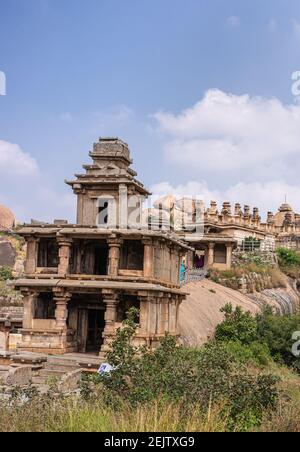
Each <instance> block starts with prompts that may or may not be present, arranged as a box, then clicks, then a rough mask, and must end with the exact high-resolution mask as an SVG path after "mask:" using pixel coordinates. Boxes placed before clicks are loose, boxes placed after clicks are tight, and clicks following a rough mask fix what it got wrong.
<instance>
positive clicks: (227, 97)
mask: <svg viewBox="0 0 300 452" xmlns="http://www.w3.org/2000/svg"><path fill="white" fill-rule="evenodd" d="M154 117H155V118H156V120H157V122H158V124H159V131H160V133H161V132H163V133H164V134H165V137H166V141H165V144H164V153H165V156H166V158H167V160H168V162H169V163H173V164H176V165H178V166H180V167H181V168H188V169H193V170H195V169H196V170H202V171H204V170H205V171H214V172H215V171H223V170H231V171H232V170H240V169H250V170H253V169H259V170H264V168H266V169H268V170H270V169H271V170H272V167H273V166H274V168H275V167H276V168H278V167H279V166H280V165H281V164H282V165H286V159H287V158H288V157H297V156H299V153H300V105H289V106H285V105H283V104H282V103H281V102H280V101H279V100H278V99H276V98H273V99H264V98H261V97H250V96H249V95H242V96H237V95H233V94H229V93H225V92H223V91H220V90H217V89H215V90H210V91H207V92H206V94H205V96H204V98H203V99H202V100H201V101H200V102H198V103H197V104H196V105H194V106H193V107H191V108H189V109H187V110H184V111H182V112H181V113H180V114H178V115H175V114H172V113H165V112H159V113H156V114H155V115H154Z"/></svg>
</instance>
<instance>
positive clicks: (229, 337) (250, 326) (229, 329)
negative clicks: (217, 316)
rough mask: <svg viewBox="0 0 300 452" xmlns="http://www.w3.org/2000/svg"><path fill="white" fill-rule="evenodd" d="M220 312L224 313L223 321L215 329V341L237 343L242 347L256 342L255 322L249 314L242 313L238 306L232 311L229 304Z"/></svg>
mask: <svg viewBox="0 0 300 452" xmlns="http://www.w3.org/2000/svg"><path fill="white" fill-rule="evenodd" d="M221 312H222V313H225V320H224V321H223V322H222V323H220V324H219V325H218V326H217V328H216V334H215V338H216V340H218V341H239V342H240V343H241V344H243V345H245V344H246V345H248V344H250V343H251V342H254V341H255V340H256V337H257V325H256V320H255V318H254V317H253V316H252V315H251V313H250V312H243V310H242V309H241V308H240V307H239V306H238V307H236V309H235V310H234V309H233V307H232V305H231V304H227V305H226V306H224V308H222V309H221Z"/></svg>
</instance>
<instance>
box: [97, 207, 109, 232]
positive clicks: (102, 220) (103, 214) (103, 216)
mask: <svg viewBox="0 0 300 452" xmlns="http://www.w3.org/2000/svg"><path fill="white" fill-rule="evenodd" d="M98 218H99V226H104V225H107V224H108V202H105V203H104V204H103V206H101V207H99V215H98Z"/></svg>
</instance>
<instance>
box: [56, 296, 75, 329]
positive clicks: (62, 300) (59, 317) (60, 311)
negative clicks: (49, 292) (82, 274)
mask: <svg viewBox="0 0 300 452" xmlns="http://www.w3.org/2000/svg"><path fill="white" fill-rule="evenodd" d="M70 298H71V296H70V294H64V293H54V297H53V300H54V302H55V303H56V310H55V319H56V328H57V329H59V330H62V331H64V332H66V331H67V319H68V302H69V300H70Z"/></svg>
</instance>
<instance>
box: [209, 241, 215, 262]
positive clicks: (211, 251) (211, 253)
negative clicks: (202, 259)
mask: <svg viewBox="0 0 300 452" xmlns="http://www.w3.org/2000/svg"><path fill="white" fill-rule="evenodd" d="M214 250H215V244H214V243H209V244H208V260H207V265H208V268H211V267H212V266H213V265H214Z"/></svg>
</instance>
